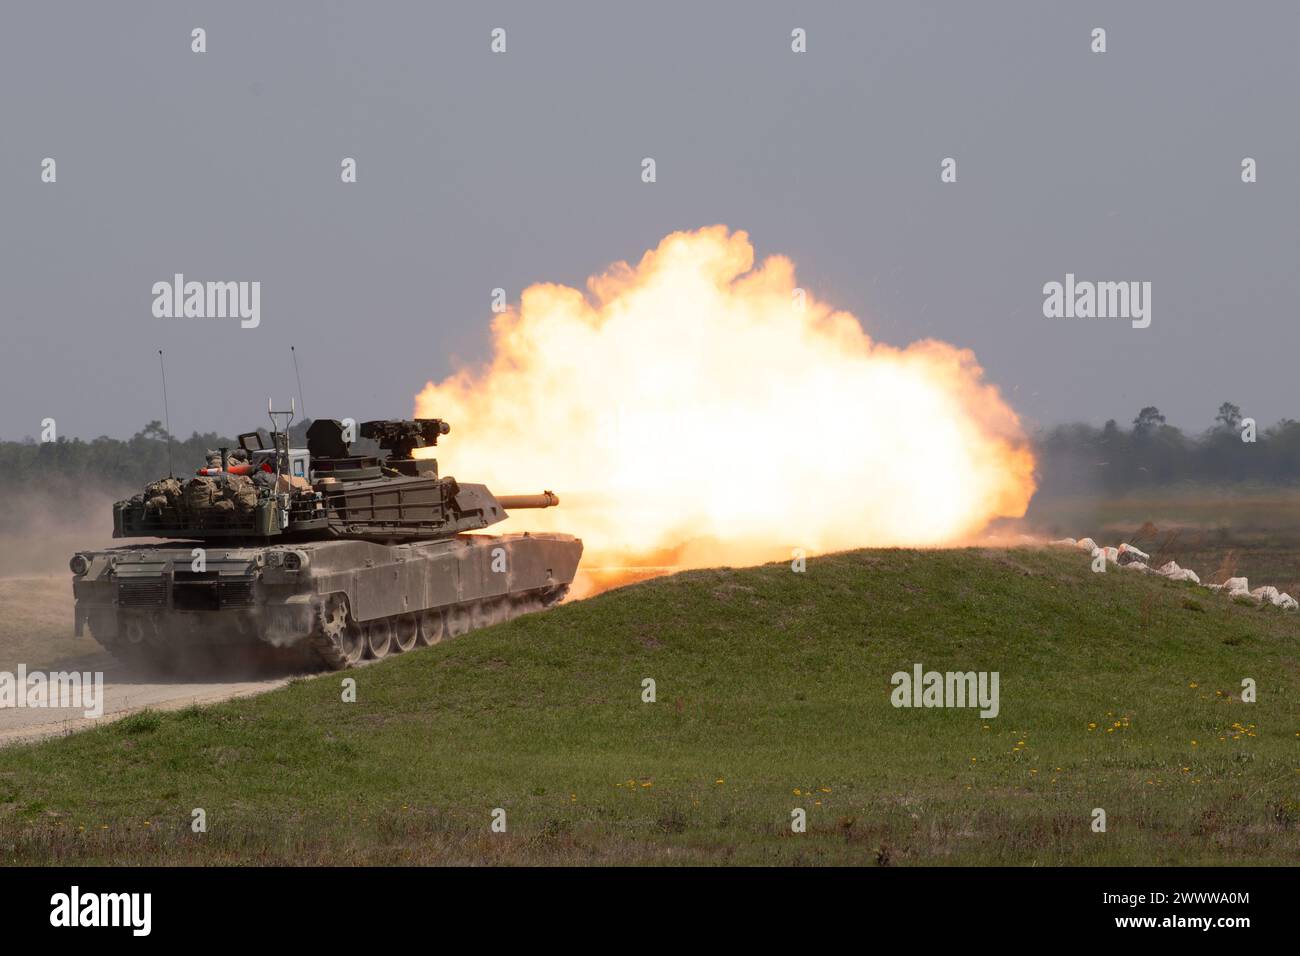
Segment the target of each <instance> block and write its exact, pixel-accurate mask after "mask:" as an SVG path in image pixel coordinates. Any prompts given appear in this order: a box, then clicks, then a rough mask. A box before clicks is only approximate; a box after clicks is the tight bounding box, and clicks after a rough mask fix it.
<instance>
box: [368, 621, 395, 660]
mask: <svg viewBox="0 0 1300 956" xmlns="http://www.w3.org/2000/svg"><path fill="white" fill-rule="evenodd" d="M392 648H393V623H392V621H388V620H379V621H370V622H369V623H368V624H366V656H367V657H373V658H374V659H375V660H377V661H380V660H383V659H384V658H385V657H387V656H388V652H389V651H390V650H392Z"/></svg>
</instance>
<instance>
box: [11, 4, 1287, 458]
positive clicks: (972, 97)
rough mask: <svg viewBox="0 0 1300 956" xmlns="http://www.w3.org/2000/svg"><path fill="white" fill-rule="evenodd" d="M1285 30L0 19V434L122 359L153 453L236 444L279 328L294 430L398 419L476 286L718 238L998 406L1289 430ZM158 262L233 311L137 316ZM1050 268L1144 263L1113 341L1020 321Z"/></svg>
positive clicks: (123, 419) (96, 429) (843, 12)
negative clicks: (1244, 421) (677, 240)
mask: <svg viewBox="0 0 1300 956" xmlns="http://www.w3.org/2000/svg"><path fill="white" fill-rule="evenodd" d="M196 26H201V27H204V28H205V29H206V30H207V41H208V51H207V52H206V53H204V54H202V55H198V54H194V53H192V52H191V51H190V31H191V29H192V28H194V27H196ZM498 26H499V27H504V28H505V29H506V30H507V37H508V52H507V53H505V54H504V55H494V54H493V53H491V52H490V51H489V33H490V31H491V29H492V28H493V27H498ZM1096 26H1101V27H1105V28H1106V30H1107V44H1108V48H1109V49H1108V52H1106V53H1105V54H1094V53H1092V52H1090V50H1089V44H1090V33H1091V30H1092V28H1093V27H1096ZM795 27H802V28H804V29H806V30H807V32H808V52H807V53H806V54H798V55H797V54H794V53H792V52H791V51H790V31H791V29H793V28H795ZM1298 39H1300V4H1295V3H1290V2H1287V3H1281V2H1278V3H1218V4H1213V5H1205V4H1198V3H1155V2H1152V3H1141V4H1132V3H1114V4H1108V3H1088V4H1047V3H1042V2H1024V3H1007V2H991V3H970V2H954V3H929V4H921V3H915V2H892V3H869V4H868V3H851V4H849V3H846V4H834V3H817V4H794V3H781V4H772V3H755V2H743V3H742V2H717V3H698V2H695V3H672V2H656V3H652V4H631V3H627V4H610V3H574V2H564V3H560V2H538V0H528V2H524V3H463V4H454V5H453V4H450V3H410V4H407V3H385V2H370V3H319V2H312V3H307V2H296V3H288V2H286V3H274V4H268V3H261V2H259V3H221V4H215V3H213V4H185V3H174V2H160V3H125V2H115V3H104V2H93V3H92V2H76V3H48V2H41V3H36V2H27V0H9V2H6V3H5V4H4V5H3V8H2V9H0V288H2V289H3V294H4V299H3V303H0V309H3V334H4V339H3V350H2V351H0V436H3V437H6V438H19V437H22V436H23V435H36V434H38V433H39V431H40V421H41V419H42V418H45V417H53V418H55V419H56V420H57V422H58V424H59V430H60V432H61V433H62V434H67V435H79V436H82V437H87V438H89V437H93V436H95V435H99V434H105V433H106V434H110V435H115V436H126V435H129V434H130V433H131V432H133V431H135V430H137V429H138V428H139V427H140V426H141V425H142V424H144V422H146V421H147V420H149V419H151V418H160V417H161V408H160V405H161V402H160V397H159V392H160V389H159V383H158V373H157V354H156V353H157V349H159V348H163V349H165V350H166V351H167V355H168V384H169V388H170V394H171V421H172V426H173V430H174V431H176V432H177V433H180V434H184V435H188V434H189V432H190V431H192V430H194V429H198V430H209V429H214V430H222V431H225V432H227V433H233V432H235V431H242V430H244V429H246V428H248V427H253V426H257V425H262V424H264V423H265V422H264V419H265V407H266V399H267V397H268V395H272V394H273V395H275V396H277V398H281V399H287V398H288V396H289V395H290V394H292V393H293V392H294V391H295V387H294V385H293V377H292V367H291V364H290V357H289V345H290V344H291V343H293V344H295V345H296V346H297V348H298V352H299V355H300V359H301V362H302V365H303V378H304V393H305V398H306V405H307V410H308V411H309V412H310V413H312V414H314V415H317V416H322V417H343V416H351V417H354V418H357V419H358V420H364V419H366V418H377V417H403V416H406V415H409V414H410V413H411V410H412V399H413V396H414V395H415V393H416V392H417V391H418V390H419V388H420V387H421V386H422V385H423V383H424V382H425V381H426V380H427V379H428V378H430V377H441V376H442V375H445V374H446V373H447V372H448V371H450V370H451V369H452V368H453V360H454V359H456V358H460V359H466V360H478V359H482V358H484V357H486V354H487V344H488V337H487V328H488V321H489V319H490V312H489V308H488V306H489V296H490V292H491V290H492V289H493V288H494V287H497V286H501V287H503V288H505V289H506V290H507V292H508V294H509V296H510V298H511V300H512V301H514V300H516V299H517V297H518V294H519V292H520V291H521V290H522V288H524V287H525V286H526V285H528V284H529V283H532V282H536V281H541V280H550V281H558V282H563V283H566V284H581V283H582V281H583V280H584V279H585V277H586V276H588V275H589V274H592V273H594V272H597V271H600V270H602V269H603V268H604V267H605V266H606V265H608V264H609V263H611V262H613V261H615V260H618V259H625V258H632V259H636V258H637V257H639V256H640V255H641V253H642V252H644V251H645V250H646V249H647V248H650V247H653V246H654V245H656V244H657V243H658V241H659V240H660V239H661V238H662V237H663V236H664V235H666V234H667V233H669V232H671V231H673V230H675V229H684V228H695V227H698V226H702V225H708V224H712V223H717V222H722V223H726V224H727V225H729V226H731V227H732V228H733V229H745V230H747V231H748V232H749V233H750V235H751V238H752V240H753V241H754V243H755V246H756V248H757V252H758V254H759V256H763V255H767V254H771V253H776V252H780V253H785V254H787V255H789V256H790V257H791V258H793V260H794V261H795V263H796V265H797V267H798V269H799V275H800V278H801V284H803V285H804V286H805V287H807V288H809V289H810V290H812V291H813V293H814V294H816V295H817V296H818V297H820V298H823V299H825V300H828V301H830V302H831V303H833V304H835V305H836V306H838V307H841V308H844V309H847V310H849V311H852V312H853V313H855V314H856V315H858V316H859V317H860V318H862V319H863V321H864V324H865V325H866V327H867V328H868V331H870V332H871V333H872V334H873V335H875V336H876V337H878V338H880V339H883V340H884V341H887V342H890V343H892V344H897V345H903V344H906V343H907V342H909V341H912V340H914V339H917V338H921V337H926V336H937V337H939V338H942V339H945V340H948V341H951V342H953V343H955V344H958V345H961V346H967V347H970V348H973V349H974V350H975V352H976V354H977V355H978V356H979V359H980V360H981V362H982V364H983V365H984V367H985V369H986V370H987V372H988V375H989V378H990V379H991V380H992V381H993V382H995V383H996V384H998V385H999V386H1001V388H1002V389H1003V391H1004V393H1005V394H1006V395H1007V396H1008V397H1009V399H1010V400H1011V402H1012V404H1013V406H1014V407H1015V408H1016V409H1017V410H1018V411H1020V412H1021V414H1022V415H1024V416H1025V417H1026V418H1027V419H1028V420H1029V421H1030V422H1031V423H1045V424H1051V423H1055V422H1059V421H1065V420H1088V421H1094V422H1100V421H1103V420H1104V419H1106V418H1109V417H1115V418H1118V419H1120V420H1121V421H1128V420H1129V419H1131V418H1132V417H1133V415H1134V414H1135V412H1136V411H1137V409H1138V408H1139V407H1140V406H1141V405H1145V404H1151V403H1154V404H1157V405H1159V406H1160V408H1161V409H1162V410H1163V411H1165V412H1166V414H1167V415H1168V416H1169V418H1170V420H1171V421H1172V422H1174V423H1176V424H1182V425H1185V426H1187V427H1193V428H1199V427H1202V426H1204V425H1207V424H1208V423H1209V422H1210V420H1211V419H1212V417H1213V415H1214V411H1215V409H1216V408H1217V406H1218V404H1219V402H1220V401H1223V400H1225V399H1230V400H1233V401H1236V402H1237V403H1238V404H1240V405H1241V406H1242V407H1243V411H1244V412H1245V413H1246V414H1248V415H1253V416H1254V417H1256V418H1258V419H1259V421H1260V422H1261V423H1271V422H1272V421H1274V420H1276V419H1277V418H1279V417H1281V416H1283V415H1287V416H1291V417H1300V401H1297V389H1296V387H1295V382H1296V380H1297V376H1296V371H1295V368H1296V362H1297V358H1298V357H1300V349H1298V348H1297V346H1300V321H1298V319H1300V314H1298V313H1300V309H1298V308H1297V306H1298V305H1300V277H1298V275H1297V268H1296V265H1297V262H1296V260H1297V249H1298V247H1300V229H1298V228H1297V213H1300V125H1298V124H1297V123H1296V119H1295V115H1296V114H1295V104H1296V102H1297V99H1298V98H1300V97H1298V95H1297V94H1298V93H1300V89H1298V86H1300V84H1298V83H1297V80H1298V79H1300V57H1297V56H1296V52H1295V44H1296V42H1297V40H1298ZM47 156H49V157H53V158H54V159H55V160H56V162H57V174H58V181H57V183H55V184H53V185H50V184H44V183H42V182H41V181H40V172H41V170H40V164H41V160H42V159H43V158H44V157H47ZM344 156H353V157H355V158H356V159H357V161H358V172H359V175H358V179H359V182H358V183H356V184H355V185H344V184H342V183H341V182H340V181H339V172H340V165H339V164H340V161H341V159H342V158H343V157H344ZM645 156H652V157H654V158H655V160H656V162H657V166H658V169H657V172H658V182H656V183H654V184H652V185H646V184H643V183H642V182H641V179H640V172H641V167H640V163H641V159H642V157H645ZM946 156H952V157H955V158H956V159H957V163H958V181H957V182H956V183H955V184H950V185H944V184H941V183H940V182H939V176H938V174H939V163H940V160H941V159H942V158H943V157H946ZM1245 156H1250V157H1254V158H1255V159H1256V160H1257V161H1258V164H1259V165H1258V168H1259V181H1258V182H1257V183H1254V184H1250V185H1246V184H1243V183H1242V182H1241V178H1240V163H1241V160H1242V157H1245ZM175 272H183V273H185V275H186V276H187V278H192V279H199V280H208V279H212V280H219V279H220V280H225V279H232V280H233V279H243V280H258V281H260V282H261V283H262V303H261V312H262V317H261V325H260V327H259V328H257V329H256V330H244V329H240V328H239V325H238V322H237V321H230V320H194V319H192V320H165V319H158V318H155V317H154V316H153V315H152V313H151V304H152V294H151V287H152V285H153V283H154V282H156V281H160V280H166V279H169V278H170V277H171V276H172V274H173V273H175ZM1067 272H1073V273H1075V274H1076V275H1077V276H1078V277H1079V278H1080V279H1096V280H1147V281H1150V282H1151V283H1152V285H1153V291H1152V298H1153V303H1152V305H1153V315H1152V324H1151V327H1150V328H1148V329H1144V330H1135V329H1132V328H1131V327H1130V326H1129V324H1128V323H1127V322H1125V321H1122V320H1097V319H1094V320H1074V321H1070V320H1060V319H1057V320H1051V319H1046V318H1044V317H1043V314H1042V303H1043V294H1042V286H1043V284H1044V283H1045V282H1049V281H1052V280H1057V281H1061V280H1063V279H1064V277H1065V274H1066V273H1067Z"/></svg>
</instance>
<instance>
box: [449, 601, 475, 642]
mask: <svg viewBox="0 0 1300 956" xmlns="http://www.w3.org/2000/svg"><path fill="white" fill-rule="evenodd" d="M470 626H471V625H470V610H469V605H468V604H457V605H456V606H455V607H452V608H449V609H448V610H447V633H448V635H450V636H451V637H460V636H461V635H462V634H468V633H469V629H470Z"/></svg>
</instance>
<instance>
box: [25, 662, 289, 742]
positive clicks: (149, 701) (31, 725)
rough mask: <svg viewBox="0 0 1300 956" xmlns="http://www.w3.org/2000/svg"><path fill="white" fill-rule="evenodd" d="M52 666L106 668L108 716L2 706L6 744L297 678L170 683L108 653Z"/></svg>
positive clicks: (266, 687)
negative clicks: (87, 715)
mask: <svg viewBox="0 0 1300 956" xmlns="http://www.w3.org/2000/svg"><path fill="white" fill-rule="evenodd" d="M48 669H50V670H64V671H74V670H75V671H81V672H86V671H90V672H95V671H101V672H103V675H104V691H103V693H104V713H103V716H102V717H97V718H95V717H86V716H85V715H84V713H83V709H82V708H35V709H33V708H26V707H20V708H10V707H5V708H0V747H2V746H5V745H8V744H13V743H19V742H22V741H28V740H37V739H40V738H42V737H56V736H61V735H64V734H70V733H73V732H74V731H78V730H87V729H89V728H91V727H97V726H100V725H102V724H105V723H108V722H111V721H114V720H119V719H121V718H122V717H125V716H127V715H128V714H133V713H135V712H136V711H140V710H144V709H146V708H149V709H152V710H179V709H181V708H183V707H188V706H190V705H191V704H210V703H215V702H217V701H222V700H230V699H231V698H234V697H247V696H248V695H250V694H260V693H263V692H265V691H268V690H274V689H275V688H277V687H283V686H284V685H285V684H287V683H288V682H289V681H290V680H291V679H292V677H293V675H283V676H276V677H253V678H242V679H230V678H222V679H218V680H184V679H183V680H180V681H171V682H169V681H166V680H164V679H161V678H158V677H154V676H142V675H139V674H136V673H134V672H133V671H131V670H129V669H128V668H127V667H126V666H125V665H123V664H122V663H120V662H119V661H117V660H116V659H115V658H114V657H113V656H112V655H111V654H109V653H107V652H100V653H97V654H91V655H89V656H86V657H80V658H74V659H71V660H64V661H60V662H58V663H57V664H55V665H52V666H50V667H49V668H48Z"/></svg>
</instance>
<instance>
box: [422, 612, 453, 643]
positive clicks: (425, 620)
mask: <svg viewBox="0 0 1300 956" xmlns="http://www.w3.org/2000/svg"><path fill="white" fill-rule="evenodd" d="M446 630H447V620H446V618H445V617H443V613H442V611H440V610H437V609H431V610H428V611H424V612H422V613H421V614H420V646H421V647H433V645H434V644H437V643H438V642H439V641H441V640H442V635H443V634H444V633H445V632H446Z"/></svg>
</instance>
